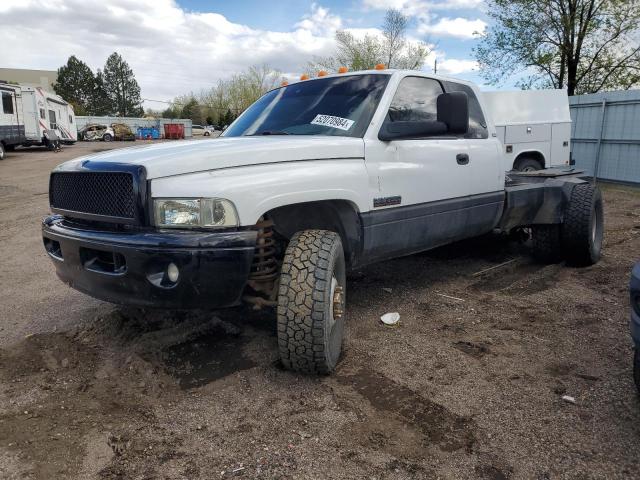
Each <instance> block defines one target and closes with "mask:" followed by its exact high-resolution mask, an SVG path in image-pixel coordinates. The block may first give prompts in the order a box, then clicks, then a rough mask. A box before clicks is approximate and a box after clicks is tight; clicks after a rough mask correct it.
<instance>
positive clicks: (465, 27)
mask: <svg viewBox="0 0 640 480" xmlns="http://www.w3.org/2000/svg"><path fill="white" fill-rule="evenodd" d="M486 27H487V24H486V23H485V22H483V21H482V20H480V19H476V20H469V19H467V18H461V17H458V18H446V17H444V18H441V19H439V20H438V21H437V22H436V23H433V24H430V23H427V22H422V23H420V24H419V25H418V32H419V33H421V34H431V35H435V36H441V37H442V36H444V37H457V38H464V39H468V38H475V36H476V35H475V34H476V33H480V34H482V33H484V30H485V28H486Z"/></svg>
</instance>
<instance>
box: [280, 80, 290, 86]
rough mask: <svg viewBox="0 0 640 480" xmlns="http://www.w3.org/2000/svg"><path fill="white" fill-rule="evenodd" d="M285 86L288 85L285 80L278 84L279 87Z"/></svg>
mask: <svg viewBox="0 0 640 480" xmlns="http://www.w3.org/2000/svg"><path fill="white" fill-rule="evenodd" d="M287 85H289V82H287V81H286V80H283V81H282V83H281V84H280V86H281V87H286V86H287Z"/></svg>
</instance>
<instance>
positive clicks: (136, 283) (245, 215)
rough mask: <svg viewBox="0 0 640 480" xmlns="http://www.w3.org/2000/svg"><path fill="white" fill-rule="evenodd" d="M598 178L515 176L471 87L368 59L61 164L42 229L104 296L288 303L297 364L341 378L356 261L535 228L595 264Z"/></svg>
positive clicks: (281, 341)
mask: <svg viewBox="0 0 640 480" xmlns="http://www.w3.org/2000/svg"><path fill="white" fill-rule="evenodd" d="M194 127H195V126H194ZM88 172H90V173H91V174H90V175H88V174H87V173H88ZM582 176H583V175H582V173H581V172H573V171H566V170H551V169H549V170H546V171H545V172H544V175H540V172H533V173H523V172H516V173H510V174H509V175H508V176H506V175H505V168H504V158H503V155H502V143H501V141H500V139H499V138H498V136H497V134H496V128H495V126H494V124H493V120H492V118H491V113H490V112H489V111H487V110H485V109H484V103H483V101H482V93H481V92H480V89H479V88H478V87H477V86H476V85H474V84H473V83H470V82H467V81H464V80H454V79H451V78H447V77H438V76H435V75H430V74H428V73H426V72H419V71H413V70H411V71H401V70H394V71H379V70H376V71H375V72H372V71H370V72H353V73H350V74H345V75H331V76H325V77H321V78H317V79H314V80H307V81H304V82H300V83H296V84H293V85H291V86H283V87H280V88H277V89H274V90H271V91H269V92H267V93H266V94H265V95H263V96H262V97H261V98H260V99H258V100H257V101H256V102H255V103H254V104H253V105H251V106H250V107H249V108H248V109H247V110H245V112H244V113H243V114H242V115H241V116H240V117H239V118H238V119H237V120H236V121H234V122H233V123H232V124H231V126H229V128H228V129H227V130H226V131H225V132H224V134H223V137H222V140H220V141H215V142H204V141H203V142H196V144H191V143H189V142H186V143H180V144H161V145H154V146H152V147H145V148H139V149H135V150H131V149H128V150H127V149H125V150H119V151H113V152H111V153H110V154H109V155H108V156H105V155H98V156H93V157H92V156H89V157H84V159H83V161H82V162H77V161H71V162H68V163H66V164H63V165H61V166H59V167H57V168H56V169H54V171H53V172H52V173H51V179H50V183H49V185H50V191H49V203H50V207H51V211H52V215H51V216H49V217H47V218H45V219H44V220H43V224H42V235H43V240H44V242H43V243H44V248H45V250H46V252H47V253H48V255H49V257H50V258H51V261H52V262H53V263H54V264H55V268H56V271H57V275H58V277H59V278H60V279H61V280H62V281H64V282H66V283H67V284H68V285H70V286H71V287H73V288H76V289H78V290H79V291H82V292H85V293H87V294H89V295H92V296H94V297H96V298H99V299H102V300H106V301H110V302H113V303H117V304H129V305H137V306H140V307H155V308H167V309H168V308H173V309H202V308H210V309H215V308H222V307H230V306H235V305H238V304H239V303H240V302H242V301H244V302H247V303H249V304H251V305H253V306H254V307H255V308H262V307H268V308H273V309H274V312H273V314H274V316H276V318H277V322H276V323H277V336H278V348H279V353H280V359H281V361H282V364H283V365H284V367H286V368H288V369H291V370H295V371H298V372H304V373H318V374H327V373H330V372H331V371H333V369H334V368H335V367H336V365H337V363H338V360H339V358H340V354H341V350H342V342H343V336H344V332H345V322H346V315H347V313H348V309H345V302H346V299H347V298H348V295H347V287H348V285H347V283H346V274H347V272H348V271H352V270H354V269H358V268H361V267H362V266H365V265H369V264H372V263H374V262H379V261H384V260H387V259H391V258H395V257H400V256H404V255H409V254H412V253H417V252H420V251H425V250H429V249H433V248H436V247H439V246H441V245H445V244H448V243H451V242H454V241H458V240H463V239H466V238H471V237H476V236H480V235H484V234H487V233H489V232H492V231H497V232H503V233H515V232H518V231H519V230H523V229H526V231H527V232H529V231H530V232H531V236H532V244H533V253H534V255H535V256H536V257H537V258H538V259H539V260H540V261H549V262H557V261H559V260H562V259H565V260H567V264H570V265H578V266H584V265H592V264H594V263H596V262H597V261H598V260H599V259H600V254H601V248H602V240H603V205H602V196H601V193H600V190H599V189H598V187H597V186H594V185H592V184H591V183H589V182H588V181H587V180H585V179H584V178H582ZM76 219H82V223H81V224H78V223H77V220H76ZM125 226H126V228H125Z"/></svg>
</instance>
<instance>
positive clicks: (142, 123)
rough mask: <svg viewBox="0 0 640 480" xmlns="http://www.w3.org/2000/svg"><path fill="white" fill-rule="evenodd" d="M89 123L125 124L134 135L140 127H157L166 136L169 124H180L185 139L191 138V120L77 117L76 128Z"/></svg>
mask: <svg viewBox="0 0 640 480" xmlns="http://www.w3.org/2000/svg"><path fill="white" fill-rule="evenodd" d="M89 123H99V124H103V125H111V124H112V123H124V124H125V125H128V126H129V128H131V130H132V131H133V133H134V134H135V133H137V131H138V127H142V128H152V127H156V128H157V129H159V130H160V134H161V135H162V134H164V126H165V125H166V124H169V123H179V124H181V125H183V126H184V136H185V138H190V137H191V124H192V122H191V120H189V119H184V118H181V119H177V118H135V117H82V116H80V117H76V126H77V128H78V130H80V129H81V128H83V127H84V126H85V125H87V124H89Z"/></svg>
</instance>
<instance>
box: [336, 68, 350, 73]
mask: <svg viewBox="0 0 640 480" xmlns="http://www.w3.org/2000/svg"><path fill="white" fill-rule="evenodd" d="M348 71H349V69H348V68H347V67H340V68H339V69H338V73H347V72H348Z"/></svg>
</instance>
